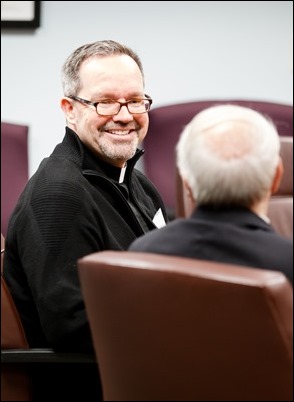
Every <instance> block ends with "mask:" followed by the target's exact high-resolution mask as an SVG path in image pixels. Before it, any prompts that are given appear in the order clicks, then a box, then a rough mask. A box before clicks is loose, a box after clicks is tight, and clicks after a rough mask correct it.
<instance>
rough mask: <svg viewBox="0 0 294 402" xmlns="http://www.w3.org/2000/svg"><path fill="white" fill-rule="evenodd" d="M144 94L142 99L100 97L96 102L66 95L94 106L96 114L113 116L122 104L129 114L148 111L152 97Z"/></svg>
mask: <svg viewBox="0 0 294 402" xmlns="http://www.w3.org/2000/svg"><path fill="white" fill-rule="evenodd" d="M145 96H146V98H143V99H130V100H128V101H126V102H118V101H115V100H112V99H102V100H100V101H98V102H91V101H89V100H86V99H83V98H79V97H78V96H68V98H70V99H73V100H76V101H78V102H81V103H84V104H85V105H90V106H94V108H95V109H96V112H97V114H99V115H100V116H115V115H116V114H118V113H119V111H120V109H121V108H122V107H123V106H126V107H127V108H128V111H129V113H131V114H143V113H147V112H149V110H150V107H151V104H152V99H151V98H150V96H149V95H145Z"/></svg>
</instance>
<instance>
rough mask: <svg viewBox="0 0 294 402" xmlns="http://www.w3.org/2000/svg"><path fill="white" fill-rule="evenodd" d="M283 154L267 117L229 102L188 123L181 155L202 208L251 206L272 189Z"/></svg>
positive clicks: (186, 176)
mask: <svg viewBox="0 0 294 402" xmlns="http://www.w3.org/2000/svg"><path fill="white" fill-rule="evenodd" d="M279 151H280V141H279V135H278V132H277V130H276V128H275V126H274V124H273V123H272V122H271V121H270V120H269V119H268V118H266V117H265V116H263V115H261V114H260V113H258V112H256V111H254V110H252V109H249V108H246V107H242V106H237V105H228V104H227V105H219V106H212V107H210V108H208V109H206V110H203V111H201V112H200V113H198V114H197V115H196V116H195V117H194V118H193V119H192V120H191V121H190V123H188V124H187V125H186V127H185V128H184V130H183V132H182V134H181V136H180V139H179V141H178V144H177V147H176V155H177V156H176V157H177V166H178V169H179V172H180V174H181V176H182V177H183V178H184V179H185V180H186V181H187V183H188V185H189V186H190V187H191V190H192V193H193V197H194V198H195V200H196V201H197V205H201V204H202V205H205V204H213V205H227V206H229V205H239V206H244V207H250V206H252V205H253V203H254V202H256V201H260V200H262V198H263V197H264V196H265V194H266V193H267V192H268V191H269V190H270V188H271V184H272V180H273V178H274V175H275V171H276V168H277V165H278V163H279Z"/></svg>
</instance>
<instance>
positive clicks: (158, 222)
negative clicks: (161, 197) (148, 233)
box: [153, 208, 166, 229]
mask: <svg viewBox="0 0 294 402" xmlns="http://www.w3.org/2000/svg"><path fill="white" fill-rule="evenodd" d="M153 223H154V225H155V226H156V227H157V228H158V229H159V228H162V227H163V226H165V225H166V223H165V220H164V217H163V214H162V210H161V208H159V210H158V211H157V212H156V214H155V215H154V218H153Z"/></svg>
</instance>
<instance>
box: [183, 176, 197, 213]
mask: <svg viewBox="0 0 294 402" xmlns="http://www.w3.org/2000/svg"><path fill="white" fill-rule="evenodd" d="M182 180H183V203H184V213H185V217H188V216H190V215H191V213H192V211H193V210H194V209H195V207H196V200H195V198H194V196H193V193H192V190H191V187H190V186H189V184H188V182H187V180H185V179H184V178H183V179H182Z"/></svg>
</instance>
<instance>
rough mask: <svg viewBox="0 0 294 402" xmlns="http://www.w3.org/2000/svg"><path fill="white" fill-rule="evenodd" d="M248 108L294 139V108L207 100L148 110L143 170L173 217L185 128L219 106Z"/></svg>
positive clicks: (240, 101)
mask: <svg viewBox="0 0 294 402" xmlns="http://www.w3.org/2000/svg"><path fill="white" fill-rule="evenodd" d="M224 103H230V104H237V105H241V106H245V107H250V108H252V109H254V110H257V111H258V112H260V113H262V114H264V115H267V116H269V117H270V118H271V119H272V120H273V122H274V123H275V125H276V127H277V129H278V132H279V135H280V136H293V106H290V105H284V104H279V103H272V102H263V101H251V100H209V101H195V102H188V103H180V104H172V105H167V106H161V107H157V108H154V109H151V111H150V112H149V118H150V124H149V130H148V134H147V136H146V137H145V139H144V149H145V150H146V153H145V155H144V169H145V172H146V174H147V176H148V177H149V178H150V179H151V181H152V182H153V183H154V184H155V185H156V187H157V188H158V190H159V192H160V194H161V195H162V198H163V200H164V202H165V205H166V207H167V208H168V210H169V211H170V212H171V215H172V214H174V213H175V209H176V189H175V187H176V168H175V146H176V143H177V141H178V139H179V136H180V133H181V131H182V130H183V128H184V126H185V125H186V124H187V123H188V122H189V121H190V120H191V119H192V118H193V117H194V116H195V115H196V114H197V113H199V112H200V111H201V110H203V109H206V108H207V107H210V106H213V105H218V104H224Z"/></svg>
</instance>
